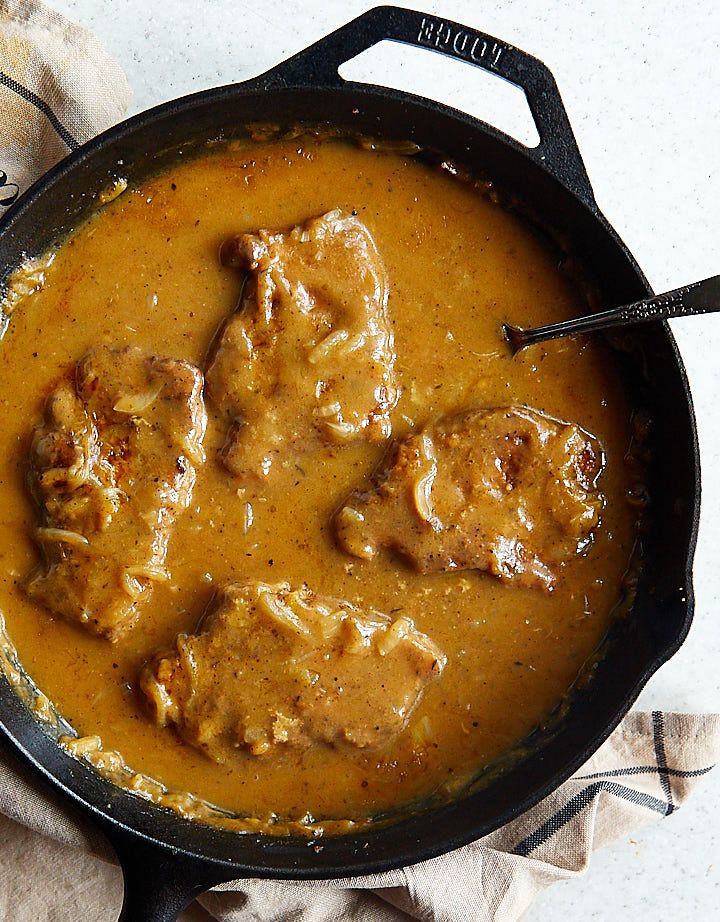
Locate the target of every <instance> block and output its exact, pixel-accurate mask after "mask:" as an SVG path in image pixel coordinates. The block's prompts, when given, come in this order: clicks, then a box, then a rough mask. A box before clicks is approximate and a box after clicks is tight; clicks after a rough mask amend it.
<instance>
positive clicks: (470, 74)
mask: <svg viewBox="0 0 720 922" xmlns="http://www.w3.org/2000/svg"><path fill="white" fill-rule="evenodd" d="M339 73H340V76H341V77H342V78H343V79H344V80H353V81H356V82H358V83H375V84H378V85H380V86H387V87H391V88H392V89H395V90H405V91H406V92H410V93H416V94H419V95H422V96H426V97H427V98H428V99H434V100H435V101H436V102H442V103H445V104H446V105H449V106H453V107H454V108H456V109H460V110H461V111H462V112H467V113H468V114H469V115H474V116H475V117H476V118H480V119H482V120H483V121H484V122H487V123H488V124H489V125H492V126H493V127H494V128H498V129H499V130H500V131H504V132H505V134H508V135H510V137H512V138H515V140H516V141H519V142H520V143H521V144H524V145H525V146H526V147H537V146H538V144H539V143H540V137H539V135H538V132H537V128H536V127H535V122H534V121H533V117H532V115H531V113H530V108H529V106H528V104H527V99H526V98H525V93H524V91H523V90H522V89H521V88H520V87H517V86H515V85H514V84H512V83H508V81H507V80H503V79H502V78H501V77H499V75H497V74H492V73H489V72H488V71H486V70H483V69H482V68H481V67H476V66H474V65H472V64H468V63H467V62H466V61H461V60H458V59H457V58H451V57H448V56H446V55H441V54H438V53H435V54H430V53H428V50H426V49H424V48H414V47H413V46H412V45H404V44H402V43H400V42H395V41H391V40H388V39H384V40H383V41H381V42H378V43H377V45H373V47H372V48H368V49H367V51H363V52H362V53H361V54H359V55H357V57H355V58H351V60H349V61H346V62H345V63H344V64H342V65H341V66H340V68H339Z"/></svg>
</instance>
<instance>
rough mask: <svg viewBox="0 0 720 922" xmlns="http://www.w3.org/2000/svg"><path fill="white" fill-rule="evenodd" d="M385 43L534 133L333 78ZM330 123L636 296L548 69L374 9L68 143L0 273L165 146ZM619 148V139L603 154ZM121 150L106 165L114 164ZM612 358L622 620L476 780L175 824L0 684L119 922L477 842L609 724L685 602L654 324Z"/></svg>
mask: <svg viewBox="0 0 720 922" xmlns="http://www.w3.org/2000/svg"><path fill="white" fill-rule="evenodd" d="M382 39H392V40H394V41H400V42H406V43H408V44H413V45H418V46H421V47H424V48H428V49H431V50H435V51H440V52H442V53H443V54H447V55H450V56H453V57H456V58H460V59H461V60H464V61H467V62H470V63H472V64H475V65H477V66H479V67H482V68H484V69H485V70H488V71H490V72H492V73H495V74H498V75H499V76H501V77H504V78H505V79H506V80H509V81H510V82H511V83H514V84H516V85H517V86H519V87H521V88H522V89H523V90H524V91H525V93H526V96H527V99H528V103H529V105H530V109H531V111H532V114H533V117H534V119H535V122H536V124H537V129H538V133H539V136H540V144H539V146H538V147H537V148H534V149H527V148H525V147H523V146H522V145H520V144H518V143H517V142H515V141H513V140H511V139H510V138H508V137H507V136H505V135H503V134H501V133H499V132H498V131H496V130H494V129H493V128H491V127H489V126H488V125H486V124H484V123H482V122H480V121H477V120H476V119H473V118H470V117H468V116H467V115H464V114H462V113H460V112H458V111H456V110H454V109H451V108H448V107H447V106H443V105H438V104H437V103H434V102H430V101H428V100H426V99H421V98H418V97H416V96H412V95H409V94H407V93H402V92H398V91H395V90H390V89H384V88H380V87H377V86H367V85H361V84H356V83H349V82H345V81H343V80H342V79H341V78H340V77H339V75H338V72H337V71H338V67H339V65H341V64H342V63H343V62H345V61H347V60H350V59H351V58H352V57H354V56H355V55H357V54H359V53H360V52H361V51H363V50H365V49H367V48H369V47H371V46H372V45H374V44H376V43H377V42H378V41H380V40H382ZM268 120H272V121H274V122H281V123H283V124H287V125H294V124H296V123H298V122H302V121H307V122H310V123H318V122H328V123H330V124H332V125H334V126H340V127H342V128H350V129H353V130H355V131H358V132H362V133H365V134H367V135H371V136H375V137H380V138H387V139H397V140H400V139H401V140H407V139H411V140H413V141H416V142H417V143H418V144H420V145H422V146H429V147H432V148H440V149H441V150H442V152H443V153H444V154H445V155H446V156H447V157H450V158H453V159H454V160H456V161H458V162H459V163H461V164H463V165H465V166H467V167H469V168H470V169H471V170H475V171H482V172H487V173H488V174H489V175H490V176H492V177H494V178H495V179H496V181H497V183H498V184H499V185H501V186H502V187H505V188H507V189H509V190H512V192H513V193H514V194H515V195H517V196H518V198H519V199H520V200H521V201H523V202H526V203H527V204H528V205H529V206H530V207H531V208H532V209H533V210H534V211H535V212H536V213H538V214H540V215H543V217H544V219H545V220H546V221H547V223H548V224H550V225H551V226H553V227H554V228H556V229H559V230H560V231H561V232H562V233H563V234H565V236H566V237H568V238H570V240H571V241H572V245H573V247H574V250H575V252H576V254H577V256H578V257H579V258H580V260H581V261H582V262H583V263H584V264H585V265H586V266H587V267H588V269H589V270H590V271H591V272H592V274H593V275H594V276H595V277H596V278H597V279H598V280H599V281H600V283H601V286H602V289H603V295H604V297H605V299H606V301H607V303H609V304H624V303H628V302H630V301H632V300H635V299H638V298H641V297H645V296H647V295H649V294H651V293H652V292H651V290H650V288H649V286H648V284H647V282H646V281H645V279H644V277H643V275H642V273H641V272H640V270H639V268H638V266H637V265H636V263H635V261H634V259H633V257H632V255H631V254H630V253H629V252H628V250H627V248H626V247H625V246H624V245H623V243H622V242H621V241H620V239H619V238H618V236H617V234H616V233H615V232H614V231H613V229H612V228H611V227H610V225H609V224H608V222H607V221H606V220H605V218H604V217H603V216H602V215H601V213H600V211H599V209H598V207H597V205H596V203H595V199H594V196H593V192H592V188H591V186H590V183H589V181H588V178H587V174H586V172H585V168H584V166H583V163H582V160H581V158H580V154H579V153H578V150H577V147H576V144H575V139H574V137H573V134H572V130H571V128H570V125H569V123H568V119H567V116H566V114H565V110H564V108H563V105H562V102H561V100H560V96H559V94H558V91H557V87H556V85H555V81H554V79H553V77H552V75H551V74H550V73H549V71H548V70H547V69H546V68H545V67H544V65H543V64H541V63H540V62H539V61H537V60H536V59H534V58H532V57H530V56H529V55H527V54H525V53H523V52H522V51H519V50H518V49H516V48H513V47H512V46H510V45H507V44H505V43H504V42H501V41H499V40H497V39H494V38H492V37H490V36H487V35H484V34H483V33H480V32H477V31H475V30H474V29H471V28H466V27H464V26H460V25H458V24H456V23H453V22H448V21H447V20H441V19H438V18H436V17H433V16H429V15H423V14H421V13H417V12H414V11H412V10H400V9H395V8H393V7H380V8H377V9H374V10H371V11H370V12H368V13H366V14H364V15H363V16H360V17H359V18H358V19H356V20H354V21H353V22H350V23H348V24H347V25H346V26H344V27H342V28H341V29H338V30H337V31H336V32H334V33H332V34H331V35H329V36H327V37H326V38H324V39H322V40H321V41H319V42H317V43H316V44H314V45H312V46H311V47H310V48H308V49H306V50H305V51H303V52H301V53H300V54H297V55H295V56H294V57H292V58H290V59H289V60H288V61H285V62H284V63H282V64H280V65H278V66H277V67H274V68H273V69H272V70H270V71H268V73H266V74H263V75H262V76H261V77H257V78H255V79H253V80H250V81H248V82H246V83H242V84H239V85H231V86H226V87H221V88H220V89H214V90H209V91H207V92H203V93H198V94H195V95H192V96H187V97H184V98H182V99H179V100H175V101H173V102H169V103H166V104H164V105H161V106H158V107H157V108H155V109H152V110H150V111H149V112H145V113H143V114H141V115H139V116H137V117H135V118H132V119H130V120H128V121H126V122H123V123H122V124H121V125H119V126H117V127H116V128H113V129H111V130H110V131H107V132H105V133H104V134H103V135H101V136H100V137H99V138H97V139H95V140H94V141H91V142H90V143H88V144H85V145H84V146H82V147H81V148H80V149H79V150H77V151H75V152H74V153H73V154H71V156H69V157H68V158H67V159H66V160H64V161H63V162H62V163H61V164H59V165H58V166H57V167H56V168H55V169H53V170H52V171H51V172H50V173H49V174H48V175H47V176H45V177H44V178H43V179H42V180H41V181H40V182H38V183H37V184H36V185H35V186H34V187H33V188H32V189H31V190H30V191H29V192H28V193H27V195H25V197H24V198H23V199H21V201H20V202H19V203H18V205H17V206H15V208H14V210H13V211H12V212H11V213H10V214H9V215H8V216H7V219H6V220H5V221H4V222H3V225H2V228H1V229H0V259H1V260H2V265H3V266H4V267H5V271H7V270H8V269H9V268H10V267H13V266H15V265H17V264H18V262H19V261H20V258H21V254H22V253H28V254H34V253H38V252H40V251H42V250H43V249H44V248H45V247H46V246H47V245H48V244H49V243H50V242H51V241H52V240H53V239H54V238H56V237H57V236H58V234H62V232H63V231H64V230H65V229H68V228H70V227H72V226H73V225H74V224H75V223H76V222H77V221H78V219H79V218H81V217H82V215H83V214H84V213H85V212H86V211H87V210H88V209H89V208H90V207H91V206H92V204H93V201H94V199H93V196H94V193H95V192H96V191H97V190H98V189H99V188H100V187H102V186H103V185H104V184H106V183H107V178H108V176H109V175H111V174H113V173H114V172H116V171H117V170H118V169H120V170H121V171H122V174H123V175H125V176H127V177H128V178H129V179H130V181H131V182H133V181H136V180H138V179H141V178H142V177H143V176H145V175H146V174H148V173H149V172H151V171H153V169H156V168H157V166H158V164H159V163H160V159H159V158H160V157H161V155H160V154H159V153H158V152H160V151H163V150H166V149H168V148H175V147H177V146H178V145H182V144H185V143H186V142H188V141H190V140H192V139H205V138H212V137H217V136H219V135H222V134H227V135H229V134H232V132H233V131H234V130H235V129H236V127H237V126H238V125H242V124H246V123H248V122H252V121H261V122H267V121H268ZM620 156H622V151H618V157H620ZM119 161H122V165H121V167H118V163H119ZM630 343H631V348H630V350H629V351H628V352H627V354H626V357H625V361H624V365H625V374H626V378H627V388H628V389H629V392H630V397H631V400H634V401H635V402H636V403H639V404H643V405H644V406H645V407H646V408H647V409H648V410H649V412H650V414H651V416H652V417H653V420H654V425H653V428H652V432H651V437H650V438H651V444H650V450H651V462H650V467H649V473H648V489H649V493H650V497H651V507H650V509H651V515H650V519H651V520H650V525H649V527H648V528H647V529H646V532H645V534H644V536H643V545H644V566H643V570H642V574H641V576H640V579H639V583H638V587H637V596H636V598H635V601H634V604H633V607H632V611H631V614H630V615H629V616H628V617H626V618H624V619H622V620H621V621H619V622H618V623H617V624H616V626H615V627H614V629H613V631H612V635H611V638H610V642H609V643H608V646H607V652H606V655H605V657H604V659H602V660H601V661H600V662H599V663H598V664H597V667H596V668H595V675H594V678H593V680H592V681H591V682H589V683H587V684H585V685H583V686H582V687H580V688H578V689H577V691H576V693H575V696H574V699H573V703H572V706H571V707H570V709H569V712H568V713H567V714H566V715H565V716H564V718H563V719H562V720H560V721H559V723H558V726H557V728H556V730H555V732H553V733H551V734H548V736H547V737H546V738H544V739H542V740H541V741H540V742H539V743H538V745H537V747H536V748H535V749H534V750H532V751H531V752H530V753H529V755H528V756H527V757H526V758H524V759H523V760H522V761H520V762H518V763H517V764H515V765H514V766H512V767H509V768H508V769H507V770H506V771H505V772H504V773H502V774H500V775H498V776H497V777H495V778H494V780H492V781H491V782H490V783H489V784H488V785H487V786H486V787H484V788H483V789H480V790H478V791H476V792H475V793H472V794H470V795H469V796H466V797H465V798H461V799H459V800H458V801H456V802H454V803H451V804H448V805H446V806H442V807H439V808H438V807H434V808H431V809H429V810H427V811H425V812H421V813H418V814H416V815H414V816H411V817H409V818H406V819H404V820H402V821H401V822H398V823H397V824H395V825H390V826H387V827H386V828H377V829H373V830H371V831H365V832H362V833H361V834H359V835H347V836H342V837H338V838H328V839H325V840H324V841H323V845H324V847H323V849H322V850H320V851H316V850H314V849H313V848H308V845H307V842H306V841H305V840H302V841H300V840H294V839H291V838H272V837H267V836H265V837H263V836H260V835H238V834H235V833H230V832H227V831H223V830H220V829H215V828H211V827H208V826H202V825H200V824H198V823H193V822H190V821H187V820H183V819H181V818H179V817H178V816H176V815H175V814H173V813H170V812H168V811H165V810H163V809H161V808H159V807H157V806H155V805H153V804H151V803H147V802H145V801H143V800H141V799H139V798H138V797H136V796H134V795H132V794H129V793H126V792H125V791H123V790H120V789H119V788H117V787H115V786H113V785H112V784H110V783H109V782H108V781H106V780H104V779H103V778H101V777H100V776H99V775H98V774H96V773H95V772H94V771H93V770H92V769H91V768H90V767H89V766H87V765H85V764H83V763H81V762H79V761H76V760H75V759H73V758H71V757H70V756H68V755H67V754H66V753H65V752H64V751H63V750H62V749H61V748H60V747H59V746H58V745H57V743H56V742H55V740H54V739H53V738H52V737H51V735H50V734H49V733H48V731H47V730H46V729H44V728H43V727H41V726H40V724H38V723H37V722H36V721H35V720H34V719H33V718H32V717H31V715H30V713H29V711H28V710H27V709H26V708H25V706H24V705H23V704H22V703H21V702H20V701H19V699H18V698H17V696H16V695H15V694H14V693H13V691H12V690H11V688H10V686H9V685H8V684H7V682H6V681H5V680H4V679H3V680H2V681H1V682H0V729H1V730H2V732H3V734H4V735H5V736H6V737H7V739H8V740H9V741H10V742H11V743H12V744H13V745H14V747H15V748H16V749H17V750H18V751H19V752H20V753H21V755H22V756H23V757H24V759H25V760H26V762H27V763H28V764H29V765H32V766H34V767H35V769H37V771H38V772H39V773H40V774H41V775H42V776H44V778H45V779H46V781H47V782H49V783H50V785H51V786H52V787H53V788H54V789H55V790H57V791H59V792H62V793H63V794H64V795H65V797H66V798H67V800H68V801H72V802H74V803H75V805H76V807H78V808H79V809H81V810H82V811H83V812H85V813H86V814H87V815H88V816H89V817H91V818H92V820H93V821H94V822H95V823H96V824H97V826H99V828H100V829H102V830H103V832H104V833H105V834H106V836H107V837H108V839H109V840H110V842H111V843H112V845H113V846H114V848H115V849H116V851H117V854H118V857H119V859H120V862H121V864H122V867H123V871H124V875H125V903H124V907H123V912H122V916H121V919H123V920H125V922H131V920H132V922H139V920H149V922H171V920H173V919H175V918H176V917H177V914H178V913H179V912H180V911H181V909H182V908H183V907H184V906H185V905H186V904H187V903H188V902H189V901H190V900H191V899H192V898H193V897H194V896H196V895H197V894H198V893H200V892H202V891H203V890H204V889H207V888H208V887H210V886H212V885H214V884H217V883H219V882H221V881H224V880H231V879H235V878H242V877H267V878H292V879H308V878H334V877H344V876H354V875H358V874H366V873H370V872H377V871H382V870H387V869H389V868H394V867H399V866H401V865H406V864H412V863H414V862H417V861H420V860H422V859H426V858H430V857H433V856H435V855H438V854H440V853H443V852H447V851H450V850H451V849H454V848H457V847H459V846H461V845H464V844H466V843H467V842H470V841H471V840H473V839H476V838H478V837H479V836H482V835H484V834H486V833H488V832H490V831H491V830H493V829H495V828H497V827H498V826H500V825H501V824H503V823H505V822H507V821H508V820H510V819H512V818H513V817H515V816H517V815H518V814H519V813H520V812H522V811H524V810H526V809H528V808H529V807H531V806H533V805H534V804H535V803H537V801H539V800H540V799H541V798H542V797H543V796H545V795H546V794H547V793H549V792H550V791H551V790H552V789H554V788H555V787H557V785H558V784H559V783H560V782H562V781H563V780H565V779H566V778H567V777H568V776H569V775H570V774H571V773H572V772H573V771H575V770H576V769H577V768H578V767H579V766H580V765H581V764H582V762H584V761H585V760H586V759H587V758H588V757H589V755H590V754H591V753H592V752H593V751H594V750H595V749H596V748H597V747H598V746H599V745H600V743H601V742H602V741H603V740H604V739H605V738H606V737H607V736H608V734H609V733H610V732H611V730H612V729H613V728H614V727H615V726H616V724H617V723H618V722H619V720H620V718H621V717H622V715H623V714H624V713H625V712H626V711H627V710H628V708H629V707H630V705H631V703H632V702H633V701H634V699H635V698H636V696H637V695H638V693H639V691H640V689H641V688H642V686H643V684H644V683H645V682H646V681H647V679H648V678H649V677H650V676H651V675H652V673H653V672H654V671H655V670H656V669H657V668H658V667H659V666H660V665H661V663H663V662H664V661H665V660H667V659H668V657H670V656H671V655H672V654H673V653H674V652H675V651H676V650H677V649H678V647H679V646H680V644H681V643H682V641H683V640H684V638H685V635H686V633H687V631H688V628H689V626H690V621H691V615H692V607H693V595H692V583H691V563H692V556H693V551H694V546H695V538H696V529H697V520H698V512H699V499H700V482H699V457H698V446H697V438H696V432H695V421H694V416H693V409H692V404H691V399H690V393H689V390H688V383H687V380H686V377H685V373H684V369H683V366H682V362H681V360H680V356H679V354H678V351H677V348H676V345H675V342H674V340H673V338H672V336H671V334H670V331H669V329H668V327H667V325H666V324H660V323H658V324H653V325H648V326H645V327H638V328H637V329H636V330H635V331H633V332H632V335H631V336H630Z"/></svg>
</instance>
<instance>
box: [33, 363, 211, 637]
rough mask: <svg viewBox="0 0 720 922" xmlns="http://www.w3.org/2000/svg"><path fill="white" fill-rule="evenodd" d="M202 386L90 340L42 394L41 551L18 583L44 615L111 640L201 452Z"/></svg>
mask: <svg viewBox="0 0 720 922" xmlns="http://www.w3.org/2000/svg"><path fill="white" fill-rule="evenodd" d="M202 385H203V379H202V375H201V373H200V372H199V371H198V370H197V368H195V367H193V366H192V365H189V364H188V363H187V362H183V361H179V360H176V359H168V358H158V357H157V356H153V355H148V354H147V353H145V352H144V351H142V350H140V349H137V348H129V347H128V348H113V347H108V346H100V347H97V348H95V349H91V350H90V351H89V352H88V353H87V354H86V355H85V357H84V358H83V359H81V361H80V362H79V363H78V366H77V369H76V374H75V379H74V380H68V381H63V382H61V383H60V384H59V385H58V387H57V388H56V389H55V391H53V393H52V394H51V395H50V398H49V400H48V403H47V408H46V411H45V420H44V422H43V423H42V424H41V425H40V426H38V427H37V428H36V430H35V433H34V436H33V441H32V449H31V470H30V475H31V485H32V489H33V493H34V495H35V497H36V498H37V500H38V502H39V504H40V506H41V508H42V513H43V520H44V521H43V525H42V526H41V527H40V528H38V529H37V530H36V532H35V534H36V538H37V541H38V542H39V543H40V545H41V546H42V549H43V558H44V559H43V562H42V564H41V565H40V566H39V567H38V569H37V570H35V571H34V572H33V573H32V574H31V576H30V579H29V581H28V584H27V591H28V593H29V595H30V596H31V597H32V598H34V599H37V600H38V601H40V602H42V603H43V605H45V606H46V607H47V608H48V609H49V610H50V611H51V612H53V613H54V614H57V615H61V616H62V617H63V618H67V619H68V620H69V621H77V622H79V623H80V624H82V625H84V626H85V627H86V628H87V629H88V630H89V631H91V632H93V633H95V634H101V635H103V636H105V637H109V638H110V639H111V640H116V639H117V638H118V637H119V636H120V635H121V634H122V633H123V632H125V631H127V630H128V628H130V627H131V625H132V624H133V622H134V621H135V619H136V618H137V616H138V614H139V610H140V606H141V604H142V603H143V601H145V600H146V599H147V598H148V597H149V595H150V593H151V591H152V586H153V583H154V582H156V581H157V580H164V579H167V573H166V571H165V570H164V568H163V565H164V563H165V555H166V552H167V546H168V540H169V537H170V532H171V530H172V526H173V523H174V521H175V518H176V516H177V515H178V513H180V512H181V511H182V510H183V509H185V508H186V507H187V505H188V503H189V502H190V496H191V492H192V488H193V485H194V483H195V465H196V464H198V463H199V462H201V461H202V459H203V449H202V440H203V435H204V433H205V424H206V415H205V406H204V403H203V398H202Z"/></svg>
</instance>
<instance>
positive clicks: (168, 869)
mask: <svg viewBox="0 0 720 922" xmlns="http://www.w3.org/2000/svg"><path fill="white" fill-rule="evenodd" d="M109 837H110V838H111V841H112V845H113V848H114V849H115V851H116V853H117V856H118V858H119V860H120V867H121V868H122V872H123V883H124V891H123V905H122V909H121V911H120V917H119V919H118V922H176V920H177V918H178V916H179V915H180V913H181V912H182V911H183V909H185V908H186V907H187V906H189V905H190V903H192V901H193V900H194V899H195V897H196V896H200V894H201V893H204V892H205V891H206V890H209V889H210V888H211V887H214V886H216V885H217V884H220V883H224V882H225V881H228V880H235V879H236V878H237V872H235V873H234V874H233V873H232V872H229V871H226V872H224V873H223V871H222V869H219V868H208V867H207V866H205V865H203V864H201V863H200V862H198V861H195V860H193V859H192V858H190V857H188V856H185V855H182V854H176V853H175V854H173V853H171V852H169V851H168V852H166V851H165V850H164V849H161V848H159V847H158V846H157V845H152V844H151V843H144V842H143V841H142V840H139V839H138V838H137V837H135V836H124V835H123V836H118V831H117V830H114V831H112V832H111V833H110V834H109Z"/></svg>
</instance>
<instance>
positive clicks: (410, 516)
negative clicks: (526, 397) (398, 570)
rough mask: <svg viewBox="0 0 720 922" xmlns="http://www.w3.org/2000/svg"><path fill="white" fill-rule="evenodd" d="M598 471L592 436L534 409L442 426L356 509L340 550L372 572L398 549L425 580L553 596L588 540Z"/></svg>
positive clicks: (346, 515)
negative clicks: (463, 579)
mask: <svg viewBox="0 0 720 922" xmlns="http://www.w3.org/2000/svg"><path fill="white" fill-rule="evenodd" d="M602 464H603V453H602V449H601V448H600V447H599V445H598V443H597V441H596V439H595V438H594V437H593V436H591V435H589V434H588V433H587V432H585V431H584V430H583V429H581V428H580V427H579V426H576V425H572V424H570V423H563V422H560V421H558V420H556V419H552V418H550V417H548V416H545V415H543V414H542V413H539V412H537V411H536V410H531V409H528V408H527V407H509V408H507V409H492V410H474V411H471V412H469V413H465V414H463V415H460V416H454V417H450V418H444V419H440V420H438V421H437V422H436V423H434V424H433V425H430V426H427V427H426V429H425V430H424V431H423V432H422V433H420V434H419V435H412V436H410V437H409V438H406V439H404V440H403V441H401V442H399V443H398V444H397V445H396V446H395V448H394V450H393V451H392V453H391V455H390V456H389V460H388V461H387V463H386V464H384V465H383V466H382V467H381V468H380V469H379V470H378V471H377V472H376V474H375V475H374V478H373V486H372V489H371V490H370V491H369V492H358V493H355V494H354V495H353V496H351V497H350V499H349V500H348V501H347V503H346V505H345V506H343V507H342V508H341V509H340V511H339V512H338V513H337V515H336V518H335V526H336V533H337V537H338V541H339V543H340V546H341V547H342V548H343V549H344V550H345V551H347V552H348V553H349V554H354V555H355V556H356V557H361V558H365V559H368V560H369V559H371V558H372V557H374V556H375V554H376V553H377V551H378V549H379V548H380V547H383V546H384V547H389V548H392V549H393V550H395V551H397V552H399V553H400V554H401V555H402V556H403V557H404V558H406V559H407V560H408V561H409V562H410V563H411V564H412V565H413V566H414V567H415V568H416V569H417V570H419V571H420V572H421V573H430V572H433V571H437V570H462V569H468V568H469V569H478V570H485V571H487V572H488V573H492V574H494V575H495V576H497V577H499V578H500V579H501V580H503V581H505V582H512V583H515V584H517V585H520V586H532V587H540V588H543V589H548V590H551V589H552V588H553V586H554V585H555V582H556V579H557V568H558V567H560V566H562V565H563V564H564V563H565V562H566V561H568V560H569V559H570V558H571V557H573V556H574V555H575V554H578V553H580V552H582V551H583V550H584V549H585V548H587V546H588V545H589V543H590V542H591V540H592V529H593V528H594V527H595V526H596V525H597V524H598V521H599V514H600V510H601V508H602V505H603V497H602V494H601V493H600V492H599V491H598V489H597V481H598V478H599V475H600V472H601V469H602Z"/></svg>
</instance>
